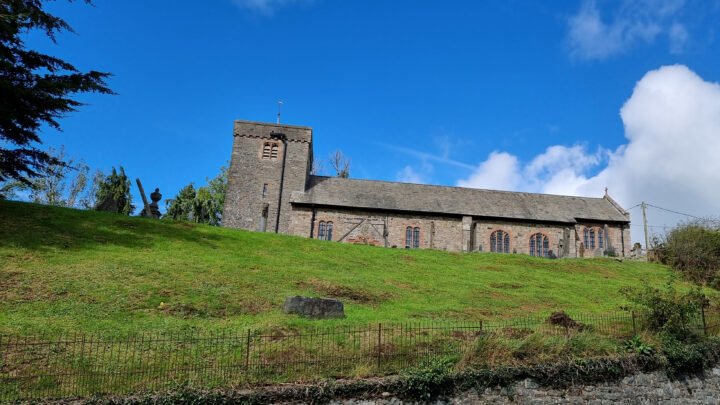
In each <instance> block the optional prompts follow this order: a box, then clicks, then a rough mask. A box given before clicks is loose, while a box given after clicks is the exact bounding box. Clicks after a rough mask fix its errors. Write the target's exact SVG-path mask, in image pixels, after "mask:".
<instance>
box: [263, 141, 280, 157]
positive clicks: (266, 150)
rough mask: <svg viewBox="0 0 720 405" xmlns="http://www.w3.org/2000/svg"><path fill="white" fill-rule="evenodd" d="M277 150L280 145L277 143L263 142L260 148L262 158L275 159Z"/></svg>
mask: <svg viewBox="0 0 720 405" xmlns="http://www.w3.org/2000/svg"><path fill="white" fill-rule="evenodd" d="M279 150H280V146H279V145H278V144H277V143H275V142H265V143H264V144H263V149H262V158H263V159H272V160H275V159H277V158H278V151H279Z"/></svg>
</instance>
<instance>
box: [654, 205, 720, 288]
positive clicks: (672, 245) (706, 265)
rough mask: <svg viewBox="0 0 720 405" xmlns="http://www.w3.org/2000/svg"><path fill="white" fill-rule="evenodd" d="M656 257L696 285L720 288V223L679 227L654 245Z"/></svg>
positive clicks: (705, 221) (692, 224)
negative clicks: (705, 284) (702, 284)
mask: <svg viewBox="0 0 720 405" xmlns="http://www.w3.org/2000/svg"><path fill="white" fill-rule="evenodd" d="M654 246H655V251H656V252H657V255H658V258H659V259H660V261H661V262H663V263H664V264H667V265H669V266H672V267H673V268H674V269H675V270H678V271H679V272H681V273H682V274H683V275H684V276H685V277H687V278H689V279H690V280H693V281H695V282H696V283H708V284H710V285H711V286H713V287H715V288H719V287H720V224H719V223H718V221H715V220H712V219H703V220H695V221H692V222H688V223H684V224H680V225H678V226H677V227H675V228H673V229H672V230H671V231H670V232H668V233H667V235H666V236H665V238H664V240H661V241H657V242H655V243H654Z"/></svg>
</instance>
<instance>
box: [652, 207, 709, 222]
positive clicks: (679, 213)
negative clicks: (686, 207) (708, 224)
mask: <svg viewBox="0 0 720 405" xmlns="http://www.w3.org/2000/svg"><path fill="white" fill-rule="evenodd" d="M647 206H648V207H653V208H657V209H659V210H663V211H667V212H671V213H673V214H678V215H684V216H686V217H690V218H695V219H702V218H701V217H698V216H696V215H691V214H686V213H684V212H679V211H673V210H671V209H667V208H663V207H658V206H657V205H652V204H647Z"/></svg>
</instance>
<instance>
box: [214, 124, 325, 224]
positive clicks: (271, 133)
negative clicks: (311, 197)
mask: <svg viewBox="0 0 720 405" xmlns="http://www.w3.org/2000/svg"><path fill="white" fill-rule="evenodd" d="M233 137H234V141H233V148H232V157H231V159H230V169H229V171H228V186H227V187H228V188H227V192H226V195H225V207H224V211H223V225H224V226H227V227H231V228H240V229H247V230H252V231H261V232H276V233H287V231H288V227H289V223H290V210H291V205H290V196H291V194H292V192H293V191H305V186H306V183H307V180H308V176H309V175H310V170H311V168H312V128H310V127H300V126H294V125H281V124H268V123H262V122H251V121H235V125H234V128H233Z"/></svg>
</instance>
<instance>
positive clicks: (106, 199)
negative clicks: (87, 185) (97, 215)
mask: <svg viewBox="0 0 720 405" xmlns="http://www.w3.org/2000/svg"><path fill="white" fill-rule="evenodd" d="M95 201H96V203H95V209H96V210H98V211H109V212H116V213H119V214H123V215H130V214H132V213H133V211H135V206H134V205H133V204H132V195H131V194H130V179H129V178H128V176H127V175H126V174H125V169H123V167H122V166H120V170H119V171H117V170H115V168H114V167H113V168H112V171H111V172H110V174H109V175H108V176H105V177H104V178H103V179H102V181H100V183H99V184H98V186H97V193H96V194H95Z"/></svg>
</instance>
